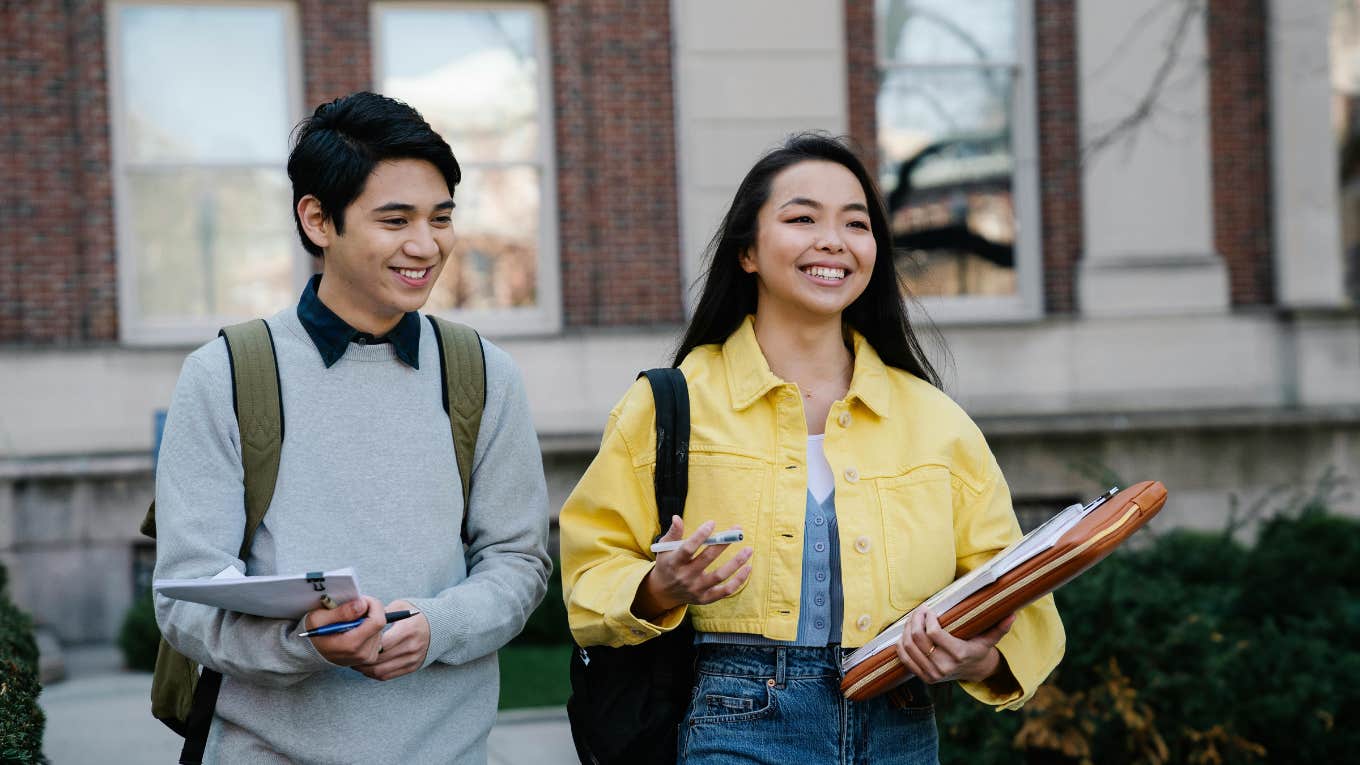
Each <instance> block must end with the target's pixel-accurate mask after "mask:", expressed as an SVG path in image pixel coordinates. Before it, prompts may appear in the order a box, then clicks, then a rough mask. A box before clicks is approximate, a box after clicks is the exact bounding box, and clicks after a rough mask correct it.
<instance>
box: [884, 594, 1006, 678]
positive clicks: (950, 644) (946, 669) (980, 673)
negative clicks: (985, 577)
mask: <svg viewBox="0 0 1360 765" xmlns="http://www.w3.org/2000/svg"><path fill="white" fill-rule="evenodd" d="M1014 623H1015V614H1011V615H1010V616H1007V617H1006V618H1005V619H1002V620H1001V621H999V622H997V623H996V625H995V626H993V627H992V628H991V629H989V630H987V631H986V632H984V633H982V634H981V635H978V636H977V637H975V638H973V639H971V640H960V639H959V638H956V637H954V636H953V635H951V634H949V633H948V632H947V631H946V630H945V629H944V628H943V627H941V626H940V620H939V619H937V618H935V615H934V614H932V613H930V612H929V611H926V610H924V609H922V610H921V611H918V612H916V613H915V614H912V617H911V619H910V620H909V621H908V622H907V628H906V629H904V630H902V639H901V640H899V641H897V658H898V659H900V660H901V661H902V664H903V665H904V666H905V667H906V668H907V669H908V670H910V671H911V673H912V674H914V675H916V676H917V677H919V678H921V679H922V680H924V681H926V682H927V683H930V684H932V685H934V684H935V683H943V682H947V681H949V680H966V681H969V682H981V681H983V680H986V679H987V678H989V677H991V676H992V675H993V674H994V673H995V672H996V671H997V669H998V668H999V667H1000V666H1001V652H1000V651H998V650H997V649H996V644H997V642H999V641H1000V640H1001V638H1002V637H1004V636H1005V635H1006V633H1007V632H1010V629H1011V625H1012V624H1014Z"/></svg>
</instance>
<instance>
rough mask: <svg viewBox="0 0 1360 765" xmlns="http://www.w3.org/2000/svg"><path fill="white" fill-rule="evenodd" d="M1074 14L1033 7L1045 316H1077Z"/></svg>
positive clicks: (1053, 4)
mask: <svg viewBox="0 0 1360 765" xmlns="http://www.w3.org/2000/svg"><path fill="white" fill-rule="evenodd" d="M1076 14H1077V11H1076V0H1036V2H1035V8H1034V57H1035V85H1036V93H1037V96H1038V99H1037V100H1038V104H1039V105H1038V108H1039V126H1038V127H1039V133H1038V134H1039V204H1040V210H1041V215H1042V216H1043V220H1042V222H1041V225H1040V230H1041V241H1042V245H1041V246H1042V247H1043V264H1044V311H1045V313H1049V314H1069V313H1075V312H1076V310H1077V298H1076V267H1077V261H1078V260H1079V259H1080V257H1081V250H1082V246H1083V242H1082V238H1083V228H1082V198H1081V194H1082V187H1081V139H1080V130H1079V125H1080V123H1081V112H1080V111H1078V109H1079V104H1078V101H1077V93H1078V92H1079V90H1080V88H1079V87H1078V86H1079V81H1078V77H1079V76H1080V71H1079V67H1078V65H1077V16H1076Z"/></svg>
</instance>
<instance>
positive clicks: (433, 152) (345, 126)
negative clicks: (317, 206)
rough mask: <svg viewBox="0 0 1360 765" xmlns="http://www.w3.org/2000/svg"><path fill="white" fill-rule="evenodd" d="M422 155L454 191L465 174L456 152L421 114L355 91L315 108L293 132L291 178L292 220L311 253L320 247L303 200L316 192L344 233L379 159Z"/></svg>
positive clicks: (328, 215)
mask: <svg viewBox="0 0 1360 765" xmlns="http://www.w3.org/2000/svg"><path fill="white" fill-rule="evenodd" d="M393 159H423V160H425V161H426V162H429V163H430V164H432V165H434V166H435V167H436V168H437V169H438V170H439V174H440V175H442V176H444V181H445V182H447V183H448V185H449V195H450V196H452V195H453V190H454V187H456V186H457V185H458V182H459V181H460V180H462V178H463V172H462V170H460V169H459V167H458V160H457V159H455V158H454V156H453V150H452V149H450V148H449V145H448V143H446V142H445V141H444V139H443V138H441V137H439V134H438V133H436V132H434V128H431V127H430V123H428V122H426V121H425V118H424V117H421V116H420V112H417V111H416V110H415V109H412V108H411V107H410V106H408V105H406V104H404V103H402V102H400V101H397V100H396V99H392V98H388V97H387V96H383V95H379V94H377V93H368V92H360V93H351V94H350V95H348V96H345V97H343V98H337V99H335V100H334V101H331V102H330V103H325V104H322V105H320V106H318V107H316V111H315V112H313V113H312V116H310V117H308V118H306V119H304V120H303V121H302V122H300V123H298V126H297V128H296V129H295V130H294V131H293V150H292V152H291V153H290V154H289V155H288V178H289V180H291V181H292V182H293V220H294V222H295V223H297V227H298V236H300V237H302V246H303V247H305V248H306V249H307V252H310V253H311V254H313V255H315V256H317V257H320V256H321V254H322V252H321V248H320V247H317V246H316V244H314V243H313V242H312V240H310V239H308V238H307V234H306V232H304V231H303V230H302V220H301V218H299V217H298V213H297V206H298V201H299V200H301V199H302V198H303V197H304V196H307V195H308V194H311V195H312V196H314V197H316V198H317V199H318V200H319V201H320V202H321V212H322V213H323V214H324V215H325V216H326V218H327V219H329V220H330V221H331V222H332V223H334V224H335V232H336V233H337V234H344V233H345V208H346V207H349V205H350V203H351V202H353V201H354V200H355V199H357V198H358V197H359V195H360V194H362V193H363V191H364V184H366V183H367V182H368V176H369V175H370V174H372V172H373V168H375V167H376V166H377V165H378V163H379V162H384V161H386V160H393Z"/></svg>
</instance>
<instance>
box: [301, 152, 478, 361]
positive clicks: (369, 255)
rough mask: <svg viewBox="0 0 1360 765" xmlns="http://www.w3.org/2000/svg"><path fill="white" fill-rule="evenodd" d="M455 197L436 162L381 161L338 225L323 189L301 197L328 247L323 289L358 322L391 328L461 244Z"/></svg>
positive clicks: (307, 222)
mask: <svg viewBox="0 0 1360 765" xmlns="http://www.w3.org/2000/svg"><path fill="white" fill-rule="evenodd" d="M452 212H453V198H452V195H451V194H450V192H449V187H448V184H447V183H446V182H445V181H444V177H443V176H442V175H440V173H439V170H438V169H436V168H435V166H434V165H432V164H430V163H429V162H426V161H424V160H419V159H398V160H390V161H386V162H381V163H379V164H378V165H377V166H376V167H375V168H374V169H373V172H372V173H371V174H369V176H368V180H367V182H365V184H364V190H363V193H362V194H360V195H359V196H358V198H356V199H355V200H354V201H353V202H352V203H350V205H349V207H347V208H345V216H344V220H345V232H344V233H343V234H340V233H338V232H336V230H335V225H334V222H333V221H331V220H329V219H327V218H325V216H324V213H322V212H321V205H320V202H319V201H317V199H316V197H313V196H310V195H309V196H305V197H303V198H302V199H301V200H299V201H298V217H299V218H300V219H301V221H302V226H303V230H304V231H305V232H306V234H307V236H308V238H309V239H311V240H312V241H313V242H315V243H316V245H317V246H318V247H321V248H322V249H323V250H324V251H325V255H324V256H323V262H324V264H325V265H324V271H323V274H324V275H323V276H322V279H321V287H320V290H319V291H318V296H319V297H320V298H321V302H323V303H325V304H326V306H327V307H328V308H330V309H331V310H332V311H335V313H336V314H337V315H339V316H340V318H342V319H344V320H345V321H346V322H347V323H349V325H350V326H352V327H354V328H355V329H358V330H362V331H364V332H370V333H373V334H383V333H385V332H387V331H388V330H390V329H392V327H394V326H396V324H397V322H398V321H400V320H401V317H402V315H403V314H405V313H406V312H408V311H415V310H419V308H420V307H421V306H423V305H425V301H426V300H427V299H428V298H429V296H430V290H431V289H432V288H433V287H434V282H435V280H436V279H437V278H439V273H440V271H441V270H442V269H443V267H444V263H445V261H446V260H447V259H448V257H449V254H450V253H451V252H452V251H453V243H454V234H453V219H452Z"/></svg>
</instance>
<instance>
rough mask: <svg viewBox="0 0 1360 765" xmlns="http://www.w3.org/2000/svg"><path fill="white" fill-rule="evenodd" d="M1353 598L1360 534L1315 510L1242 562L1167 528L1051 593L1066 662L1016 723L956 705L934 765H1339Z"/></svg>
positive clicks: (1244, 552)
mask: <svg viewBox="0 0 1360 765" xmlns="http://www.w3.org/2000/svg"><path fill="white" fill-rule="evenodd" d="M1357 585H1360V523H1358V522H1356V521H1355V520H1352V519H1348V518H1340V517H1336V516H1331V515H1328V514H1327V513H1326V512H1325V511H1323V510H1321V509H1319V508H1318V507H1316V506H1314V507H1311V508H1307V509H1305V510H1303V511H1302V512H1300V513H1297V514H1294V515H1289V516H1280V517H1276V518H1274V519H1273V520H1270V521H1269V522H1267V523H1266V524H1264V526H1263V527H1262V529H1261V532H1260V535H1259V537H1258V541H1257V543H1256V544H1255V545H1254V546H1253V547H1251V548H1250V549H1248V548H1246V547H1243V546H1241V545H1239V544H1237V543H1235V542H1233V541H1232V539H1231V537H1230V534H1228V533H1226V532H1225V533H1221V534H1205V533H1202V532H1190V531H1176V532H1172V533H1168V534H1165V535H1162V536H1160V537H1157V538H1155V539H1154V541H1153V542H1152V543H1151V544H1149V545H1147V546H1144V547H1142V548H1138V549H1131V550H1122V551H1120V552H1117V553H1116V554H1114V555H1112V556H1111V557H1110V558H1109V559H1107V560H1106V561H1105V562H1103V563H1101V564H1100V565H1099V566H1097V567H1096V568H1094V569H1092V570H1091V571H1089V572H1088V573H1086V574H1085V575H1083V576H1082V577H1081V578H1079V579H1077V580H1076V581H1074V582H1072V583H1071V584H1069V585H1068V586H1067V587H1065V588H1063V589H1061V590H1059V591H1058V593H1057V600H1058V610H1059V612H1060V613H1061V615H1062V618H1063V624H1064V626H1065V627H1066V629H1067V655H1066V657H1065V658H1064V659H1063V662H1062V664H1061V665H1060V666H1059V668H1058V670H1057V671H1056V672H1055V673H1054V675H1053V677H1051V678H1050V679H1049V681H1048V682H1047V683H1046V684H1045V686H1044V687H1043V688H1041V689H1040V693H1038V694H1037V695H1036V696H1035V698H1034V699H1033V700H1032V701H1031V702H1030V703H1029V704H1027V705H1026V706H1025V708H1024V709H1023V710H1022V711H1021V713H1020V714H1010V715H994V714H992V713H991V712H990V710H988V709H987V708H985V707H983V706H981V705H979V704H975V703H972V702H971V700H967V699H964V698H962V696H963V695H962V694H955V698H958V699H960V700H959V701H956V702H954V703H953V704H951V705H949V707H948V708H946V709H943V710H942V711H941V715H940V717H941V730H942V737H943V739H944V741H945V744H944V745H943V747H942V752H941V755H942V760H943V761H944V762H945V763H962V762H969V763H1009V762H1015V761H1017V759H1023V760H1025V761H1027V762H1052V763H1093V762H1098V763H1102V764H1103V763H1111V764H1112V765H1119V764H1121V763H1130V764H1131V763H1140V764H1141V763H1148V764H1156V763H1171V762H1176V763H1181V762H1184V763H1192V764H1194V763H1205V764H1206V765H1207V764H1208V763H1220V764H1221V765H1237V764H1239V763H1242V764H1245V763H1261V762H1271V763H1295V762H1298V763H1305V762H1306V763H1314V762H1341V761H1345V760H1348V759H1349V757H1348V756H1347V755H1346V754H1345V753H1346V752H1348V751H1353V750H1355V749H1357V748H1360V728H1358V727H1357V726H1355V725H1354V723H1355V722H1356V721H1360V656H1356V655H1355V652H1354V650H1353V648H1352V647H1353V646H1354V645H1357V644H1360V586H1357ZM1017 749H1018V750H1020V752H1023V755H1022V754H1020V753H1018V752H1017V751H1016V750H1017Z"/></svg>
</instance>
